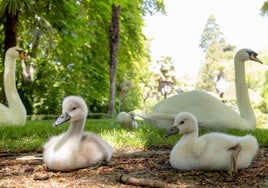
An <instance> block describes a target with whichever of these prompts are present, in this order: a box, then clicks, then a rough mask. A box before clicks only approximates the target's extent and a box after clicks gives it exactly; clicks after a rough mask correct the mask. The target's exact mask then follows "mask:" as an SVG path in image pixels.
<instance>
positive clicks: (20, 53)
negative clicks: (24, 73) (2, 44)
mask: <svg viewBox="0 0 268 188" xmlns="http://www.w3.org/2000/svg"><path fill="white" fill-rule="evenodd" d="M6 56H9V57H12V58H15V59H16V58H18V57H19V58H21V59H24V60H29V59H30V58H29V57H28V56H27V54H26V52H25V51H24V49H22V48H20V47H18V46H14V47H11V48H9V49H8V50H7V52H6Z"/></svg>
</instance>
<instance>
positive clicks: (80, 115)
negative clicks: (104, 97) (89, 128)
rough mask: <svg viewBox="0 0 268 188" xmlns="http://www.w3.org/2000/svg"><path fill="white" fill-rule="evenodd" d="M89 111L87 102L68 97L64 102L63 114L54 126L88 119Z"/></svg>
mask: <svg viewBox="0 0 268 188" xmlns="http://www.w3.org/2000/svg"><path fill="white" fill-rule="evenodd" d="M87 114H88V109H87V105H86V102H85V101H84V99H83V98H82V97H79V96H68V97H66V98H65V99H64V100H63V102H62V114H61V115H60V116H59V117H58V119H57V120H56V121H55V122H54V123H53V125H54V126H57V125H60V124H62V123H64V122H66V121H69V120H70V121H80V120H84V119H86V117H87Z"/></svg>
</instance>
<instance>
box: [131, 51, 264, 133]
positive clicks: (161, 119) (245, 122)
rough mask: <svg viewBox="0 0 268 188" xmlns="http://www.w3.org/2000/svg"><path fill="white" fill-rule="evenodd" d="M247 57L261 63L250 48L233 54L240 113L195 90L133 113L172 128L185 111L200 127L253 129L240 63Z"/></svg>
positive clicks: (166, 127) (252, 117)
mask: <svg viewBox="0 0 268 188" xmlns="http://www.w3.org/2000/svg"><path fill="white" fill-rule="evenodd" d="M247 60H253V61H256V62H260V63H262V62H261V61H260V60H259V59H258V58H257V54H256V53H255V52H254V51H252V50H250V49H241V50H239V51H238V52H237V53H236V55H235V58H234V64H235V84H236V98H237V105H238V108H239V112H240V114H238V113H237V112H235V111H233V110H232V109H230V108H229V107H227V106H226V105H225V104H223V103H222V102H221V101H220V100H218V99H217V98H215V97H213V96H212V95H210V94H208V93H206V92H204V91H198V90H195V91H189V92H182V93H179V94H177V95H175V96H173V97H170V98H167V99H165V100H163V101H160V102H159V103H158V104H156V105H155V106H154V108H153V110H152V112H151V113H150V114H147V115H139V114H136V115H137V116H139V117H141V118H142V119H144V120H145V121H147V122H149V123H150V124H153V125H155V126H157V127H159V128H164V129H169V128H171V127H172V124H173V122H174V118H175V117H176V115H177V114H178V113H180V112H183V111H187V112H191V113H192V114H194V115H195V117H196V118H197V120H198V124H199V126H201V127H209V128H215V129H222V128H237V129H244V130H253V129H255V128H256V119H255V114H254V111H253V109H252V107H251V105H250V101H249V96H248V89H247V84H246V80H245V65H244V62H245V61H247Z"/></svg>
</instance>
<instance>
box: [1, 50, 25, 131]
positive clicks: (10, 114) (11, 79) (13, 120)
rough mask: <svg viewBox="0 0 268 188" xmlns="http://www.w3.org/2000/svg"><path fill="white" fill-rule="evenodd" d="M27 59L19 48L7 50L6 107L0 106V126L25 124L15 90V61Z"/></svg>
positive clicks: (5, 69)
mask: <svg viewBox="0 0 268 188" xmlns="http://www.w3.org/2000/svg"><path fill="white" fill-rule="evenodd" d="M18 57H20V58H21V59H28V57H27V56H26V54H25V52H24V50H23V49H22V48H19V47H17V46H16V47H12V48H9V49H8V50H7V52H6V55H5V67H4V88H5V95H6V98H7V102H8V107H7V106H5V105H3V104H0V125H4V126H5V125H18V126H23V125H25V123H26V110H25V107H24V105H23V103H22V101H21V99H20V96H19V94H18V91H17V88H16V80H15V76H16V59H17V58H18Z"/></svg>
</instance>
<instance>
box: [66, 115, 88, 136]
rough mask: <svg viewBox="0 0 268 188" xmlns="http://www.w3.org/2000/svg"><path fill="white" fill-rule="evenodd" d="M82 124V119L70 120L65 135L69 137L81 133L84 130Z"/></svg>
mask: <svg viewBox="0 0 268 188" xmlns="http://www.w3.org/2000/svg"><path fill="white" fill-rule="evenodd" d="M84 126H85V120H84V119H82V120H77V121H72V122H71V125H70V126H69V128H68V130H67V131H66V135H68V136H69V137H72V136H79V135H82V133H83V130H84Z"/></svg>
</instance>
